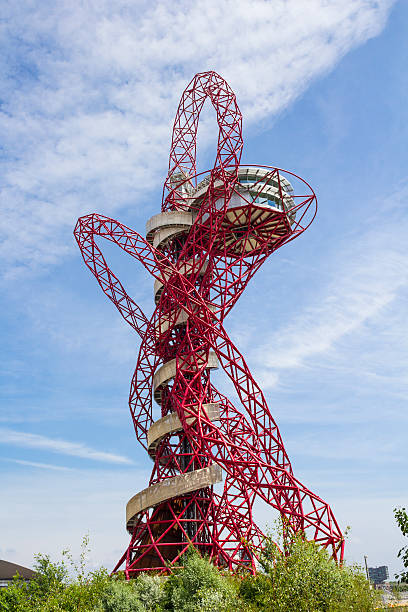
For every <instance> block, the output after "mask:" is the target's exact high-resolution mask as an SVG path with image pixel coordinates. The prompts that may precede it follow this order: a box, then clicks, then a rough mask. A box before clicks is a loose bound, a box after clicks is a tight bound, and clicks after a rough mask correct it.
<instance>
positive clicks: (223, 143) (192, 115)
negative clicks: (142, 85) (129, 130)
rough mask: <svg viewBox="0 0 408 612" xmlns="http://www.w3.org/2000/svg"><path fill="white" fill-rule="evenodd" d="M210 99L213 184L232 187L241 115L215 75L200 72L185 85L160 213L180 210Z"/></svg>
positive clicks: (226, 87) (228, 90)
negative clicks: (214, 143) (215, 144)
mask: <svg viewBox="0 0 408 612" xmlns="http://www.w3.org/2000/svg"><path fill="white" fill-rule="evenodd" d="M207 98H210V100H211V102H212V104H213V106H214V109H215V111H216V114H217V122H218V128H219V131H218V147H217V155H216V159H215V164H214V168H213V169H212V171H211V176H212V178H213V180H215V179H216V178H221V179H222V180H223V182H224V185H225V186H226V185H227V183H228V182H230V183H231V182H232V183H234V182H235V181H236V178H237V170H238V166H239V163H240V161H241V154H242V148H243V139H242V115H241V111H240V110H239V108H238V104H237V101H236V97H235V94H234V92H233V91H232V89H231V87H230V86H229V85H228V83H227V82H226V81H225V80H224V79H223V78H222V77H221V76H220V75H219V74H217V73H216V72H201V73H199V74H196V75H195V77H194V78H193V79H192V80H191V81H190V83H189V84H188V85H187V87H186V89H185V90H184V92H183V95H182V97H181V100H180V104H179V106H178V109H177V113H176V118H175V120H174V125H173V138H172V143H171V148H170V159H169V172H168V175H167V178H166V181H165V183H164V192H163V193H164V194H165V193H166V191H168V195H167V196H166V197H164V195H163V204H162V210H168V209H173V208H178V207H180V205H181V203H182V202H183V201H184V200H185V197H186V192H185V190H184V189H182V186H184V187H185V186H186V182H187V183H189V182H190V181H191V180H192V179H194V178H195V176H196V174H197V169H196V155H197V130H198V122H199V119H200V113H201V110H202V108H203V105H204V102H205V101H206V99H207Z"/></svg>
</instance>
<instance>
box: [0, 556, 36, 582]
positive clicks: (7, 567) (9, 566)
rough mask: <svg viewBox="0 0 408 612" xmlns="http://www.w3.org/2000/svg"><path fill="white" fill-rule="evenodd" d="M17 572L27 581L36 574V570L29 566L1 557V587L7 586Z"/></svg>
mask: <svg viewBox="0 0 408 612" xmlns="http://www.w3.org/2000/svg"><path fill="white" fill-rule="evenodd" d="M16 574H18V575H19V576H20V578H21V579H22V580H24V581H25V582H29V581H30V580H31V579H32V578H34V576H35V572H34V571H33V570H32V569H29V568H28V567H23V566H22V565H17V563H10V561H3V560H2V559H0V588H2V587H7V586H8V585H9V584H10V582H12V580H13V578H14V576H15V575H16Z"/></svg>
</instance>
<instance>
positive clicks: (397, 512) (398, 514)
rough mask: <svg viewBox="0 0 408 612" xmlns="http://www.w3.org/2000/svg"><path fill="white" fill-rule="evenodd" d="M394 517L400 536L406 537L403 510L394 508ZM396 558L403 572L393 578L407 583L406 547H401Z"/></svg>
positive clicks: (407, 529) (406, 518) (406, 521)
mask: <svg viewBox="0 0 408 612" xmlns="http://www.w3.org/2000/svg"><path fill="white" fill-rule="evenodd" d="M394 516H395V519H396V521H397V524H398V527H399V528H400V529H401V533H402V535H403V536H405V537H408V514H407V511H406V510H405V508H394ZM398 557H399V558H400V559H401V561H402V564H403V566H404V568H405V571H403V572H401V573H400V574H397V575H396V576H395V577H396V578H397V579H398V580H399V581H400V582H408V545H407V546H403V547H402V548H401V549H400V550H399V552H398Z"/></svg>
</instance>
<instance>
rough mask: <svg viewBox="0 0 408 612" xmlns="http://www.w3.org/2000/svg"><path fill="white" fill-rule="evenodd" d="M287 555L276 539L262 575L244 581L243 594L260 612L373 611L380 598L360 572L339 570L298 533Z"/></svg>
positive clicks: (269, 545)
mask: <svg viewBox="0 0 408 612" xmlns="http://www.w3.org/2000/svg"><path fill="white" fill-rule="evenodd" d="M285 547H286V554H284V553H283V552H282V551H281V550H280V548H279V547H278V546H277V545H276V544H274V542H273V540H272V539H271V538H269V539H268V541H267V542H266V546H265V550H264V553H263V555H262V558H261V565H262V568H263V572H262V573H258V574H257V575H256V576H254V577H253V576H247V577H245V578H244V579H243V580H242V583H241V586H240V590H239V594H240V596H241V597H242V599H243V600H244V601H246V602H247V603H248V605H251V606H252V608H253V609H254V610H273V611H274V612H281V611H282V612H292V611H293V612H320V611H322V612H323V611H325V612H326V611H327V612H343V611H344V612H351V611H355V612H371V611H372V610H374V606H375V603H376V602H377V597H378V596H377V594H376V593H375V591H372V590H371V589H370V586H369V584H368V582H367V580H366V578H365V576H364V574H363V572H362V570H361V569H360V568H358V567H339V566H338V565H337V564H336V563H335V562H334V561H333V559H331V557H330V556H329V554H328V553H327V551H325V550H323V549H321V548H320V547H319V546H317V545H316V544H315V542H313V541H312V542H309V541H307V540H305V539H304V537H303V536H302V534H292V536H291V538H290V541H288V540H286V543H285Z"/></svg>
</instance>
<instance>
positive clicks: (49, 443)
mask: <svg viewBox="0 0 408 612" xmlns="http://www.w3.org/2000/svg"><path fill="white" fill-rule="evenodd" d="M0 443H1V444H7V445H10V446H20V447H23V448H37V449H41V450H46V451H51V452H53V453H59V454H62V455H71V456H72V457H80V458H82V459H91V460H92V461H105V462H107V463H119V464H124V463H129V464H130V463H132V461H131V460H130V459H128V458H127V457H123V456H122V455H115V454H113V453H106V452H103V451H98V450H95V449H93V448H90V447H89V446H86V445H85V444H80V443H77V442H68V441H66V440H60V439H53V438H48V437H46V436H41V435H38V434H32V433H27V432H22V431H16V430H13V429H6V428H1V429H0Z"/></svg>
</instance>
